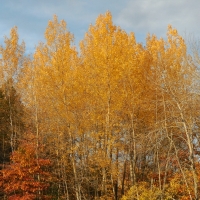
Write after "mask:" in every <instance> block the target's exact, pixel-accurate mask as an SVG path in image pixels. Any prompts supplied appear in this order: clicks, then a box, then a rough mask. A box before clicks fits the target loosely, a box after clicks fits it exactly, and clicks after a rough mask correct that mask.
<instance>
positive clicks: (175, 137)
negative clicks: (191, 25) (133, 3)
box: [0, 12, 200, 200]
mask: <svg viewBox="0 0 200 200" xmlns="http://www.w3.org/2000/svg"><path fill="white" fill-rule="evenodd" d="M166 35H167V37H166V38H165V39H163V38H157V37H156V35H150V34H148V35H147V37H146V43H145V45H143V44H142V43H138V42H137V41H136V39H135V35H134V33H133V32H131V33H127V32H126V31H124V30H123V29H121V28H120V27H119V26H116V25H114V24H113V22H112V15H111V13H110V12H106V13H105V14H104V15H99V17H98V18H97V19H96V22H95V24H94V25H90V26H89V29H88V31H87V33H86V34H85V36H84V38H83V40H82V41H81V42H80V46H79V50H77V48H76V47H75V45H74V37H73V35H72V34H71V33H70V32H69V31H68V29H67V27H66V22H65V21H64V20H62V21H59V20H58V18H57V16H54V17H53V19H52V20H51V21H49V23H48V25H47V28H46V31H45V38H46V41H45V42H40V43H39V44H38V45H37V47H36V49H35V52H34V54H33V55H32V56H27V55H26V54H25V43H24V42H22V43H20V42H19V36H18V32H17V27H14V28H12V29H11V31H10V36H9V37H5V40H4V44H3V45H1V46H0V67H1V68H0V80H1V90H0V186H1V187H0V188H1V191H0V192H1V194H0V195H1V198H2V199H9V200H17V199H24V200H25V199H26V200H28V199H67V200H73V199H74V200H82V199H85V200H89V199H91V200H92V199H110V200H111V199H113V200H118V199H122V200H129V199H138V200H139V199H140V200H143V199H152V200H153V199H169V200H170V199H171V200H172V199H182V200H183V199H190V200H192V199H195V200H197V199H199V198H200V194H199V191H200V185H199V181H200V173H199V168H200V165H199V153H200V152H199V151H200V148H199V147H200V146H199V145H200V144H199V122H200V118H199V109H200V106H199V100H200V99H199V98H200V97H199V94H200V92H199V68H198V66H199V54H198V52H199V51H198V43H186V42H185V41H184V39H183V38H182V37H181V36H180V35H179V34H178V32H177V30H176V29H174V28H172V26H170V25H169V26H168V31H167V34H166Z"/></svg>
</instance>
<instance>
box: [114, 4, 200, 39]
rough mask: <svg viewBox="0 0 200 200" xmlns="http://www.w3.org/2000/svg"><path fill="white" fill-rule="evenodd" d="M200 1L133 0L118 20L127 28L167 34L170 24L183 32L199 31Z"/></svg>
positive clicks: (160, 34)
mask: <svg viewBox="0 0 200 200" xmlns="http://www.w3.org/2000/svg"><path fill="white" fill-rule="evenodd" d="M199 8H200V1H187V0H176V1H174V0H167V1H166V0H159V1H158V0H143V1H138V0H132V1H129V2H128V3H127V5H126V6H125V7H124V8H123V9H122V10H121V12H120V13H119V15H118V17H117V20H116V21H117V22H118V23H119V24H120V25H121V26H124V27H125V29H127V30H132V31H134V32H136V33H137V32H139V33H143V34H144V33H145V34H147V33H148V32H149V33H151V34H153V33H154V34H156V35H158V36H159V37H160V36H162V37H163V36H165V34H166V30H167V26H168V24H171V25H172V26H173V27H174V28H176V29H178V31H179V32H180V33H181V34H183V33H184V32H185V31H186V32H187V33H194V34H195V33H197V32H198V31H199V30H200V28H199V27H198V26H197V24H198V19H199V17H200V14H199Z"/></svg>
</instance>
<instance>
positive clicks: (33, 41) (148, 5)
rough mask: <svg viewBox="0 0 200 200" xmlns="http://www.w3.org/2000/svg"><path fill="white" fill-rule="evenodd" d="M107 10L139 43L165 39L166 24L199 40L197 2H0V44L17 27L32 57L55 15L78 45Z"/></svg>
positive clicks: (16, 0)
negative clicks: (154, 37)
mask: <svg viewBox="0 0 200 200" xmlns="http://www.w3.org/2000/svg"><path fill="white" fill-rule="evenodd" d="M108 10H109V11H110V12H111V13H112V16H113V22H114V24H115V25H117V26H120V27H121V28H122V29H124V30H126V31H127V32H130V31H132V32H134V33H135V35H136V39H137V41H138V42H145V38H146V35H147V33H150V34H153V33H154V34H156V35H157V36H158V37H165V35H166V30H167V26H168V24H171V25H172V26H173V27H175V28H176V29H178V31H179V33H180V34H181V35H183V36H185V35H192V36H194V37H195V38H198V37H199V33H200V25H199V21H200V1H199V0H0V44H1V45H2V44H3V41H4V36H5V35H6V36H9V32H10V29H11V28H12V27H13V26H17V27H18V33H19V36H20V40H22V39H23V40H24V41H25V43H26V49H27V53H33V52H34V49H35V46H36V45H37V44H38V42H39V41H44V31H45V29H46V26H47V23H48V20H51V19H52V17H53V15H54V14H56V15H57V16H58V19H59V20H61V19H64V20H65V21H66V22H67V27H68V30H69V31H70V32H71V33H73V34H74V36H75V43H76V45H78V43H79V41H80V40H81V39H83V36H84V34H85V32H87V30H88V27H89V25H90V24H94V23H95V20H96V18H97V17H98V15H99V14H104V13H105V12H106V11H108Z"/></svg>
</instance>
